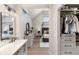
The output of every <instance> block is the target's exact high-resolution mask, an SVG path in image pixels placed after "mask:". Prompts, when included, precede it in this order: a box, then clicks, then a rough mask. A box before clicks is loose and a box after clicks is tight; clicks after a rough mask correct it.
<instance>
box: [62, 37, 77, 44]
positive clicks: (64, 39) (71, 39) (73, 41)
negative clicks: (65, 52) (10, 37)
mask: <svg viewBox="0 0 79 59" xmlns="http://www.w3.org/2000/svg"><path fill="white" fill-rule="evenodd" d="M62 42H63V43H75V42H76V39H75V38H61V43H62Z"/></svg>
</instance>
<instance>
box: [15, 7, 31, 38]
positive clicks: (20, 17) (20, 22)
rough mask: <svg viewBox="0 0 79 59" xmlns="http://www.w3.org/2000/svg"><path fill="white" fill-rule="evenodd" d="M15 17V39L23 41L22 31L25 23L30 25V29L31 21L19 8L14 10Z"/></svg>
mask: <svg viewBox="0 0 79 59" xmlns="http://www.w3.org/2000/svg"><path fill="white" fill-rule="evenodd" d="M16 12H17V16H16V37H18V38H20V39H23V38H24V31H25V25H26V23H27V22H28V23H30V27H32V20H31V18H30V16H29V13H28V14H25V13H24V12H23V11H22V8H21V7H19V6H18V7H17V9H16Z"/></svg>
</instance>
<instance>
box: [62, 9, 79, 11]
mask: <svg viewBox="0 0 79 59" xmlns="http://www.w3.org/2000/svg"><path fill="white" fill-rule="evenodd" d="M73 11H74V10H69V9H68V10H61V12H73ZM76 12H79V10H77V11H76Z"/></svg>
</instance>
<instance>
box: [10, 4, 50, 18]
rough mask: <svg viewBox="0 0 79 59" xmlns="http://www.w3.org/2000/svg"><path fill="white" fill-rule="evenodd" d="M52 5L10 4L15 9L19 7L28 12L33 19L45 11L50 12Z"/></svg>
mask: <svg viewBox="0 0 79 59" xmlns="http://www.w3.org/2000/svg"><path fill="white" fill-rule="evenodd" d="M50 5H51V4H9V6H10V7H12V8H13V9H15V8H16V7H15V6H19V7H21V8H23V9H25V10H26V11H27V10H28V11H29V14H30V16H31V18H34V17H36V16H37V15H39V14H40V13H41V12H43V11H45V12H48V10H49V6H50Z"/></svg>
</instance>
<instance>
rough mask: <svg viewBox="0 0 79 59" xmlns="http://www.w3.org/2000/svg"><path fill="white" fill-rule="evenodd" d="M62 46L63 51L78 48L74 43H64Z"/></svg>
mask: <svg viewBox="0 0 79 59" xmlns="http://www.w3.org/2000/svg"><path fill="white" fill-rule="evenodd" d="M60 45H61V48H62V49H72V48H74V47H75V46H76V45H75V44H74V43H63V44H60Z"/></svg>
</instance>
